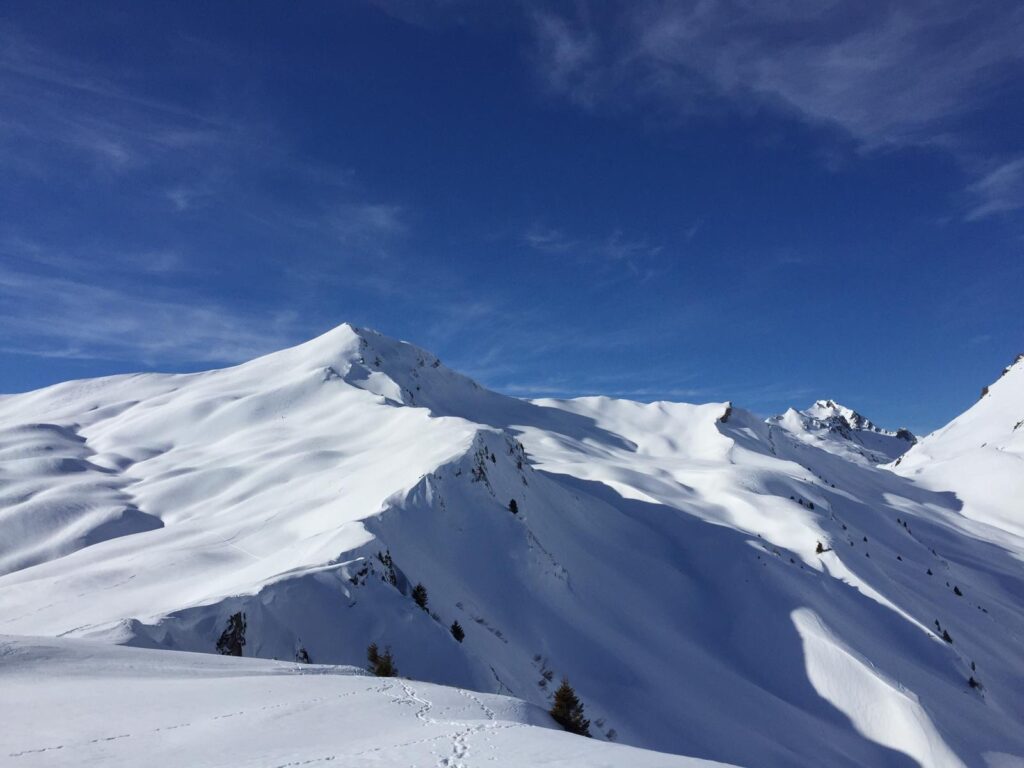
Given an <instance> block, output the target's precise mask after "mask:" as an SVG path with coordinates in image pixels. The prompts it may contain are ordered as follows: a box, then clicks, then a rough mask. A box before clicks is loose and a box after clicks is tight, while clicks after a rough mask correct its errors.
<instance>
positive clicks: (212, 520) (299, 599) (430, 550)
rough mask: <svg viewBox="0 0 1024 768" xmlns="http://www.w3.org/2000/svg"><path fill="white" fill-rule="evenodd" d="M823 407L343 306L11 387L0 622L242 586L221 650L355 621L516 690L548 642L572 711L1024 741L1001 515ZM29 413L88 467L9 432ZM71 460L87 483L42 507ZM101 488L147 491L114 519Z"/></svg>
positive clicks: (272, 647)
mask: <svg viewBox="0 0 1024 768" xmlns="http://www.w3.org/2000/svg"><path fill="white" fill-rule="evenodd" d="M1012 373H1013V372H1012V371H1011V374H1012ZM1011 374H1007V376H1006V377H1004V379H1003V380H1001V383H999V384H998V385H996V386H994V387H993V388H992V392H991V393H990V395H989V398H986V399H990V402H999V403H1002V402H1003V401H1004V400H1005V401H1006V402H1005V403H1004V405H1001V406H1000V407H999V409H1000V412H1002V411H1003V410H1007V409H1009V410H1012V407H1013V406H1012V403H1013V401H1014V400H1016V401H1017V402H1019V401H1020V396H1019V392H1020V388H1019V386H1017V385H1013V384H1012V383H1011V386H1010V387H1008V388H1007V387H1005V386H1004V382H1006V381H1010V382H1012V381H1013V379H1012V377H1011ZM1015 387H1016V388H1015ZM1001 392H1007V393H1008V394H1005V395H1004V394H1001ZM1014 393H1018V394H1014ZM984 403H985V399H983V401H982V402H981V403H979V405H978V406H976V407H980V406H982V405H983V404H984ZM833 405H834V404H833ZM1004 406H1005V408H1004ZM829 407H831V406H829ZM986 407H988V406H986ZM839 408H840V407H839V406H836V410H837V413H836V414H834V415H836V416H839V417H842V418H843V419H844V420H845V421H846V422H847V424H848V426H850V427H851V433H852V434H853V436H854V437H855V438H856V440H850V439H848V438H845V437H842V436H841V435H836V434H835V433H832V432H829V434H830V435H832V437H828V436H825V435H818V434H815V433H813V432H810V431H808V430H807V429H806V428H805V425H806V424H807V423H809V422H808V421H805V419H811V418H813V419H815V420H817V421H821V419H819V417H818V416H808V415H807V414H802V415H801V419H800V420H799V421H798V423H794V424H789V423H788V422H785V421H783V420H780V419H783V417H779V418H777V419H773V420H769V421H768V422H764V421H762V420H761V419H759V418H757V417H756V416H754V415H753V414H751V413H749V412H747V411H745V410H743V409H742V408H741V407H738V406H733V405H732V404H727V403H712V404H706V405H689V404H684V403H667V402H660V403H651V404H643V403H636V402H631V401H623V400H615V399H611V398H604V397H592V398H580V399H575V400H537V401H533V402H529V401H522V400H516V399H513V398H509V397H505V396H503V395H500V394H497V393H494V392H489V391H488V390H486V389H484V388H482V387H479V386H478V385H477V384H475V383H474V382H472V381H471V380H469V379H467V378H465V377H463V376H461V375H459V374H457V373H455V372H454V371H450V370H449V369H447V368H445V367H444V366H443V365H442V364H441V363H440V362H439V361H437V359H436V358H435V357H433V356H432V355H431V354H430V353H427V352H425V351H423V350H420V349H418V348H416V347H414V346H412V345H409V344H405V343H403V342H397V341H394V340H390V339H387V338H386V337H383V336H380V335H379V334H376V333H374V332H370V331H366V330H363V329H356V328H352V327H350V326H341V327H339V328H338V329H335V330H334V331H331V332H330V333H328V334H325V335H324V336H322V337H319V338H318V339H314V340H313V341H311V342H308V343H307V344H304V345H300V346H299V347H295V348H293V349H289V350H284V351H282V352H278V353H275V354H272V355H268V356H266V357H263V358H259V359H257V360H254V361H252V362H250V363H246V364H244V365H241V366H236V367H234V368H229V369H224V370H221V371H211V372H207V373H202V374H194V375H190V376H171V375H155V374H149V375H140V376H128V377H113V378H109V379H98V380H93V381H86V382H69V383H66V384H62V385H58V386H56V387H51V388H48V389H45V390H40V391H38V392H34V393H28V394H25V395H16V396H8V397H5V398H2V399H0V435H3V438H2V439H3V444H2V446H0V450H3V451H4V452H5V453H3V454H0V455H3V456H11V457H17V458H13V459H12V461H10V462H6V461H5V462H4V463H3V465H2V466H0V470H2V471H3V472H4V479H5V480H7V481H8V482H6V483H5V485H4V491H3V493H5V494H9V495H5V496H4V497H3V499H4V504H5V506H4V507H3V509H0V541H3V542H5V544H4V547H3V549H2V550H0V563H8V564H11V565H10V567H9V572H8V573H7V574H6V575H3V576H0V632H5V633H10V634H17V635H47V636H58V635H60V636H65V637H71V638H93V639H101V640H105V641H108V642H109V641H112V642H116V643H122V644H129V645H137V646H145V647H151V648H164V649H168V648H170V649H178V650H188V651H206V652H212V651H213V650H214V644H215V642H216V639H217V637H218V635H219V633H220V632H221V631H222V629H223V627H224V625H225V622H226V620H227V617H228V616H230V615H231V614H232V613H234V612H236V611H244V612H245V613H246V616H247V624H248V626H247V635H246V646H245V654H246V655H256V656H262V657H265V658H278V659H282V660H292V659H295V658H296V655H297V653H298V652H299V651H300V649H301V650H303V651H305V652H306V653H308V654H309V656H310V657H311V658H312V660H313V661H314V662H318V663H329V664H354V665H360V666H361V665H362V664H363V663H364V658H365V649H366V646H367V645H368V644H369V643H370V642H377V643H380V644H381V645H390V646H391V648H392V650H393V651H394V654H395V658H396V661H397V663H398V666H399V669H400V671H401V673H402V674H403V675H408V676H409V677H411V678H414V679H416V680H423V681H430V682H434V683H443V684H447V685H455V686H459V687H461V688H464V689H470V690H474V691H480V692H484V693H499V694H504V695H512V696H515V697H518V698H519V699H522V700H524V701H526V702H529V703H531V704H533V705H535V706H538V707H542V708H547V707H548V706H549V705H550V696H551V689H552V687H553V686H552V683H557V681H558V679H559V678H560V677H561V676H563V675H567V676H568V677H569V678H570V679H571V680H572V682H573V685H574V687H575V688H576V690H577V692H578V693H579V695H580V696H581V698H582V700H583V701H584V702H585V704H586V707H587V715H588V717H590V718H591V720H592V726H591V729H592V732H593V734H594V736H595V737H596V738H597V739H599V740H610V739H615V740H618V741H621V742H624V743H627V744H633V745H637V746H642V747H646V748H652V749H658V750H662V751H666V752H675V753H678V754H683V755H689V756H694V757H700V758H707V759H712V760H719V761H723V762H727V763H732V764H737V765H748V766H791V765H807V766H818V765H830V766H831V765H835V766H847V765H848V766H855V765H857V766H859V765H915V764H919V765H928V766H933V765H935V766H959V765H986V764H989V763H991V764H993V765H994V764H997V763H995V762H992V761H995V760H999V759H1002V758H1000V757H999V754H1003V755H1024V736H1022V735H1021V734H1022V730H1021V728H1020V725H1021V716H1020V712H1022V711H1024V661H1022V659H1021V658H1020V654H1019V652H1018V649H1017V648H1016V647H1015V645H1014V643H1013V642H1012V641H1011V640H1010V639H1011V638H1014V637H1022V636H1024V606H1022V601H1021V598H1020V595H1021V594H1024V573H1022V571H1021V568H1020V563H1021V559H1022V558H1024V540H1022V539H1021V537H1020V536H1019V535H1017V534H1015V533H1014V532H1013V531H1012V530H1011V529H1009V528H994V527H992V526H988V525H983V524H981V523H979V522H977V521H976V520H973V519H971V518H970V517H965V515H964V514H963V513H962V510H961V501H960V500H959V499H958V498H957V496H954V495H953V494H952V493H949V492H948V490H951V489H947V488H944V487H934V488H933V487H930V486H926V485H924V484H922V483H919V482H917V481H916V480H914V479H908V478H906V477H902V476H900V475H899V474H894V473H893V472H892V471H889V470H888V469H886V468H884V467H878V466H876V463H877V462H876V461H875V454H876V453H880V452H881V449H879V448H877V447H876V446H875V445H873V444H871V443H869V442H867V438H868V437H870V436H874V437H877V438H879V439H882V438H885V439H887V440H899V441H900V442H901V443H904V444H906V442H907V441H904V440H902V438H898V437H896V436H895V434H893V433H885V432H884V431H882V430H879V429H878V428H875V427H874V425H870V423H869V422H867V420H863V421H861V422H859V423H860V424H861V428H858V429H856V430H854V429H853V428H852V427H853V423H854V422H853V421H851V418H852V417H851V416H850V415H848V414H846V413H843V412H841V411H839V410H838V409H839ZM972 410H973V409H972ZM793 413H797V412H793ZM968 413H971V412H968ZM965 416H966V414H965ZM854 421H856V420H854ZM40 424H46V425H53V429H52V430H50V431H49V432H45V431H44V432H45V434H46V435H48V437H47V438H46V441H49V442H46V441H43V442H44V443H46V444H47V445H50V444H52V445H53V450H51V451H44V452H45V453H54V452H55V451H56V452H61V455H62V456H65V455H66V457H69V458H76V460H77V461H80V462H86V463H87V464H88V466H87V467H86V468H85V470H84V471H79V470H78V469H77V467H79V466H81V465H80V464H75V465H62V464H60V462H57V463H54V462H49V461H48V462H43V463H39V462H38V460H37V458H36V457H37V455H38V454H39V453H40V450H41V449H40V447H39V446H40V444H41V443H40V440H39V439H38V430H36V428H35V427H33V425H40ZM47 429H49V428H47ZM825 429H826V430H827V427H825ZM1018 431H1021V430H1018ZM819 437H820V438H821V439H818V438H819ZM930 439H931V438H928V439H926V440H925V441H922V443H921V445H919V446H917V447H915V448H914V449H912V450H911V451H910V452H909V453H908V454H907V458H906V459H905V460H904V461H903V462H902V463H901V465H900V471H902V469H903V467H904V466H905V465H907V463H908V462H910V460H911V458H912V457H913V456H914V454H915V452H916V451H918V449H920V448H921V447H922V446H924V445H926V444H927V443H928V440H930ZM840 441H842V442H840ZM844 445H855V447H856V450H854V449H853V448H843V447H842V446H844ZM75 446H77V448H76V447H75ZM43 448H45V445H44V446H43ZM75 451H78V453H75ZM858 451H860V452H858ZM22 461H24V462H25V463H19V462H22ZM62 466H66V468H67V469H68V471H67V472H65V471H64V470H62V469H61V467H62ZM94 468H95V469H94ZM72 469H74V470H75V471H71V470H72ZM71 476H74V478H75V479H69V478H70V477H71ZM72 482H73V483H77V485H75V486H74V488H73V489H72V490H68V488H70V486H68V487H65V485H64V484H65V483H72ZM69 493H74V494H75V496H76V497H77V499H78V500H79V501H78V502H76V503H86V502H87V503H88V505H89V509H90V510H98V511H97V512H89V513H88V514H84V515H83V514H81V513H80V512H79V511H77V507H76V508H74V509H70V511H68V512H67V514H63V513H62V512H61V510H62V509H64V507H63V506H62V505H63V504H64V501H63V499H64V498H65V497H67V496H68V494H69ZM49 495H52V497H53V498H52V501H53V504H52V506H51V508H50V511H49V512H48V513H47V514H41V515H34V516H33V515H28V514H26V513H25V512H24V510H23V509H22V508H21V505H23V504H25V503H28V502H30V501H33V500H39V499H46V498H47V496H49ZM23 497H24V498H23ZM1018 498H1019V497H1018ZM10 509H13V510H14V512H15V514H9V512H8V510H10ZM122 509H125V510H127V509H131V510H135V511H137V513H138V515H144V516H145V517H139V518H138V519H139V520H144V521H152V523H151V524H150V523H149V522H147V523H146V525H147V526H149V527H145V528H144V529H142V530H135V529H134V528H132V527H131V526H122V527H116V526H115V527H114V528H111V527H110V525H109V524H108V522H107V521H109V520H110V519H120V518H117V517H116V516H117V514H118V513H119V512H120V510H122ZM133 514H134V513H133ZM129 518H131V515H129ZM43 542H52V543H53V546H52V547H49V548H48V547H47V546H42V545H41V543H43ZM29 561H31V564H30V565H29V566H28V567H26V566H25V565H24V564H26V563H29ZM416 583H422V584H424V585H425V586H426V587H427V589H428V591H429V603H428V606H427V610H421V609H420V608H419V607H418V606H417V605H416V604H415V603H414V602H413V601H412V599H411V588H412V586H413V585H415V584H416ZM456 620H457V621H458V622H459V623H460V625H461V626H462V627H463V628H464V629H465V640H464V641H463V642H461V643H460V642H457V641H456V640H455V639H454V638H453V637H452V635H451V633H450V632H449V626H450V625H451V623H452V622H453V621H456ZM944 638H948V639H944ZM210 663H211V664H213V663H214V662H213V661H211V662H210ZM216 663H217V664H224V663H227V662H224V661H221V662H216ZM247 663H248V662H247ZM972 680H973V681H974V683H976V684H979V685H980V687H977V686H975V687H972V685H971V681H972ZM417 685H419V684H417ZM588 749H589V747H588ZM996 753H999V754H996ZM464 762H466V761H464ZM452 764H455V763H452ZM467 764H469V762H467Z"/></svg>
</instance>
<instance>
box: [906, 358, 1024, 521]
mask: <svg viewBox="0 0 1024 768" xmlns="http://www.w3.org/2000/svg"><path fill="white" fill-rule="evenodd" d="M893 469H894V471H896V472H898V473H900V474H902V475H904V476H906V477H912V478H914V479H915V480H916V481H917V482H919V483H921V484H922V485H925V486H928V487H931V488H938V489H942V490H949V491H955V492H956V494H957V496H958V497H959V499H960V500H961V502H962V503H963V507H962V509H961V512H962V514H964V515H965V516H966V517H969V518H971V519H972V520H977V521H980V522H982V523H986V524H989V525H991V526H995V527H996V528H999V529H1002V530H1006V531H1009V532H1011V533H1013V534H1015V535H1017V536H1024V355H1018V356H1017V359H1016V360H1015V361H1014V362H1013V363H1012V364H1010V365H1009V366H1007V367H1006V368H1005V369H1004V370H1003V373H1002V374H1001V375H1000V377H999V379H998V380H996V381H995V382H994V383H993V384H992V385H990V386H988V387H985V389H984V390H983V392H982V396H981V399H979V400H978V402H977V403H975V404H974V405H973V406H971V408H969V409H968V410H967V411H965V412H964V413H962V414H961V415H960V416H958V417H957V418H955V419H953V421H951V422H950V423H949V424H947V425H946V426H944V427H942V428H941V429H939V430H937V431H935V432H933V433H932V434H930V435H928V436H927V437H925V438H924V439H922V440H921V441H920V442H919V443H918V444H917V445H916V446H914V448H913V449H912V450H910V451H908V452H907V454H906V455H904V456H903V457H902V458H901V459H900V460H899V461H897V462H896V463H895V464H894V465H893Z"/></svg>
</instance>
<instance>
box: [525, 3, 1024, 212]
mask: <svg viewBox="0 0 1024 768" xmlns="http://www.w3.org/2000/svg"><path fill="white" fill-rule="evenodd" d="M573 7H574V9H575V10H574V11H573V12H570V13H565V12H564V11H563V12H553V11H550V10H542V11H534V12H533V13H532V15H531V18H532V20H533V47H532V59H533V61H534V64H535V67H536V70H537V73H538V74H539V76H540V78H541V81H542V83H543V84H544V87H545V88H546V89H547V90H548V91H549V92H550V93H553V94H556V95H558V96H561V97H564V98H566V99H568V100H570V101H572V102H573V103H575V104H577V105H579V106H581V107H583V108H586V109H591V110H593V109H605V110H613V111H621V110H628V109H635V110H637V111H639V112H641V113H642V114H643V115H644V116H645V117H648V118H649V117H650V115H651V113H652V112H656V113H657V114H659V115H662V116H664V115H666V114H668V115H670V116H672V117H673V118H675V119H679V118H681V117H684V116H692V115H694V114H702V113H706V112H708V111H721V110H723V109H725V110H734V111H737V112H739V113H742V114H752V113H753V112H755V111H756V110H761V109H768V110H772V111H774V112H776V113H777V114H780V115H788V116H790V117H792V118H794V119H797V120H799V121H801V122H804V123H807V124H810V125H813V126H820V127H825V128H830V129H833V130H837V131H838V132H839V135H841V136H845V137H847V138H848V139H850V140H852V143H853V146H855V147H857V148H858V149H860V150H861V151H874V150H879V149H884V148H892V147H907V146H929V147H937V148H941V149H943V150H945V151H948V152H950V153H952V155H953V156H954V157H955V158H956V159H957V160H958V161H959V162H960V163H961V164H962V166H963V168H964V170H965V172H966V173H967V174H968V175H969V176H977V166H978V163H977V161H976V156H977V154H979V152H978V150H977V149H976V148H975V147H973V146H972V140H973V139H972V132H973V131H977V130H979V128H978V125H977V113H978V111H979V110H983V109H985V108H987V107H988V108H990V107H991V105H992V103H993V100H994V99H995V98H997V94H999V93H1000V92H1001V89H1003V90H1005V89H1010V91H1012V92H1013V93H1014V94H1016V98H1017V99H1020V98H1022V97H1024V96H1022V94H1021V88H1020V86H1019V84H1020V83H1022V82H1024V5H1022V4H1020V3H1018V2H1005V1H1003V0H994V2H991V3H982V4H978V3H962V2H959V0H938V1H936V0H909V1H908V2H902V3H896V4H892V3H858V2H855V1H854V0H827V1H826V2H821V1H819V0H786V1H785V2H776V3H757V2H753V0H689V1H685V2H662V1H661V0H637V2H631V3H627V4H621V5H618V4H600V3H589V2H587V0H580V2H579V3H577V4H576V5H575V6H573ZM1014 84H1017V85H1014ZM652 108H654V109H652ZM972 121H973V124H972ZM986 154H987V155H988V156H989V157H992V156H993V155H992V152H991V150H990V151H988V152H986ZM994 156H995V158H996V159H997V162H1000V163H1001V165H1000V166H999V167H998V168H996V169H995V170H994V171H986V172H984V173H986V175H984V177H983V178H981V179H980V180H979V181H978V182H977V183H976V184H974V185H973V186H972V187H971V188H970V190H969V192H970V193H971V194H973V195H974V196H975V198H976V199H977V200H980V202H976V203H975V204H974V205H973V206H972V207H971V208H970V210H969V212H968V218H970V219H978V218H983V217H985V216H989V215H992V214H994V213H1000V212H1005V211H1008V210H1016V209H1018V208H1020V207H1022V205H1021V200H1022V198H1024V196H1022V195H1021V186H1022V182H1021V180H1020V178H1021V170H1020V168H1021V166H1020V165H1019V161H1018V160H1017V159H1016V158H1015V157H1014V156H1012V155H1011V156H1007V154H1006V150H1005V149H1004V150H1001V151H996V153H995V155H994ZM1000 157H1002V159H1001V160H999V158H1000ZM830 164H831V165H834V162H833V161H830Z"/></svg>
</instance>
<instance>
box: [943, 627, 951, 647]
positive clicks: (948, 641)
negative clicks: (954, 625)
mask: <svg viewBox="0 0 1024 768" xmlns="http://www.w3.org/2000/svg"><path fill="white" fill-rule="evenodd" d="M942 639H943V640H945V641H946V642H947V643H949V644H950V645H952V644H953V638H952V637H950V635H949V630H946V629H944V630H942Z"/></svg>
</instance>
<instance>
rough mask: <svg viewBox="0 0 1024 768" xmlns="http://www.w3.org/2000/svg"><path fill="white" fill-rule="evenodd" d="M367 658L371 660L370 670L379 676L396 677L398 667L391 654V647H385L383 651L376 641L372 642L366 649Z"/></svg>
mask: <svg viewBox="0 0 1024 768" xmlns="http://www.w3.org/2000/svg"><path fill="white" fill-rule="evenodd" d="M366 660H367V661H369V662H370V666H369V670H370V671H371V672H373V674H375V675H376V676H377V677H395V676H397V675H398V667H396V666H395V660H394V658H393V657H392V656H391V649H390V648H385V649H384V653H381V652H380V650H379V649H378V648H377V644H376V643H370V647H369V648H367V649H366Z"/></svg>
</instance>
